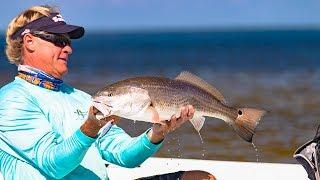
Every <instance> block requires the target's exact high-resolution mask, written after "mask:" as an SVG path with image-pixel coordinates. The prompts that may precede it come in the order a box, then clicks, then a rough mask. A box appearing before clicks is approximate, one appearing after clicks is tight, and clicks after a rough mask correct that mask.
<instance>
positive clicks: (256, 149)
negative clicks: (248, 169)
mask: <svg viewBox="0 0 320 180" xmlns="http://www.w3.org/2000/svg"><path fill="white" fill-rule="evenodd" d="M251 145H252V147H253V149H254V150H255V151H256V158H257V162H260V156H259V151H258V148H257V146H256V145H254V144H253V142H252V143H251Z"/></svg>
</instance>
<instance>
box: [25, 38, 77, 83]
mask: <svg viewBox="0 0 320 180" xmlns="http://www.w3.org/2000/svg"><path fill="white" fill-rule="evenodd" d="M32 36H33V37H32V39H33V41H32V43H34V51H33V52H32V53H31V54H30V56H26V57H31V58H26V60H25V61H24V64H26V65H30V66H33V67H35V68H38V69H40V70H42V71H44V72H46V73H48V74H50V75H52V76H54V77H56V78H59V79H61V78H62V76H63V75H65V74H66V73H67V72H68V60H69V55H71V53H72V48H71V44H70V42H68V43H64V41H66V39H63V38H68V37H67V36H65V35H53V34H49V35H47V36H45V37H44V36H40V35H37V34H35V35H32ZM55 36H59V37H55ZM59 38H60V39H59ZM57 39H58V40H57ZM68 40H69V41H70V39H68ZM24 43H28V42H24ZM29 52H30V51H29ZM27 53H28V52H27Z"/></svg>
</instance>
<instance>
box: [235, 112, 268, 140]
mask: <svg viewBox="0 0 320 180" xmlns="http://www.w3.org/2000/svg"><path fill="white" fill-rule="evenodd" d="M265 113H266V111H265V110H260V109H253V108H239V109H238V117H237V118H236V119H235V120H234V121H232V122H231V126H232V127H233V128H234V130H235V131H236V132H237V133H238V135H239V136H240V137H242V138H243V139H244V140H246V141H248V142H252V137H253V134H254V131H255V129H256V126H257V125H258V124H259V121H260V118H261V117H262V116H263V115H264V114H265Z"/></svg>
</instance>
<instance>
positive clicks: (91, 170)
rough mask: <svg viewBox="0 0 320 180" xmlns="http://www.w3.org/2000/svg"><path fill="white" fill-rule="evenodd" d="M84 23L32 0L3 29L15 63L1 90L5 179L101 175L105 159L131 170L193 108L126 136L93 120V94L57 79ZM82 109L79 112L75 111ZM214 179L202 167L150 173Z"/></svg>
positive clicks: (0, 150)
mask: <svg viewBox="0 0 320 180" xmlns="http://www.w3.org/2000/svg"><path fill="white" fill-rule="evenodd" d="M83 35H84V28H83V27H79V26H73V25H69V24H67V23H66V22H65V21H64V19H63V18H62V16H61V15H60V14H59V12H58V11H57V10H55V9H54V8H51V7H49V6H34V7H31V8H29V9H27V10H26V11H24V12H22V13H21V14H20V15H18V16H17V17H15V18H14V19H13V20H12V21H11V23H10V24H9V26H8V29H7V33H6V43H7V45H6V54H7V57H8V59H9V61H10V62H11V63H14V64H16V65H17V66H18V75H17V76H16V77H15V79H14V81H12V82H11V83H9V84H7V85H5V86H4V87H2V88H1V90H0V104H1V107H0V171H1V173H2V174H3V176H4V178H5V179H60V178H65V179H107V178H108V176H107V174H106V168H105V165H104V161H103V160H106V161H109V162H111V163H114V164H118V165H120V166H123V167H129V168H133V167H136V166H138V165H140V164H141V163H142V162H143V161H145V160H146V159H147V158H149V157H150V156H152V155H153V154H154V153H155V152H156V151H157V150H158V149H159V148H160V147H161V144H162V142H163V139H164V138H165V135H166V134H167V133H169V132H171V131H173V130H174V129H177V128H178V127H180V126H181V125H182V124H183V123H184V122H186V121H187V120H189V119H191V118H192V116H193V114H194V109H193V107H192V106H186V107H182V110H181V115H180V117H179V118H176V117H172V118H171V120H170V121H167V122H166V123H163V124H153V126H152V128H150V129H148V130H147V131H146V132H145V133H143V134H141V135H140V136H138V137H135V138H132V137H130V136H129V135H128V134H126V133H125V132H124V131H123V130H122V129H121V128H119V127H117V126H116V125H113V126H112V127H111V128H110V130H109V131H108V132H107V133H106V134H105V135H103V134H99V131H100V130H101V128H102V127H104V126H105V124H106V123H108V122H114V118H112V117H107V118H104V119H101V120H98V119H96V118H95V114H96V113H97V112H98V111H97V109H95V108H94V107H91V104H92V103H91V97H90V95H88V94H87V93H85V92H82V91H80V90H78V89H75V88H73V87H71V86H68V85H67V84H65V83H64V82H63V81H62V78H63V76H64V75H65V74H66V73H67V71H68V61H69V55H70V54H71V53H72V48H71V40H70V39H78V38H80V37H82V36H83ZM77 112H85V113H77ZM195 177H199V178H206V179H210V178H211V179H213V178H214V177H213V176H212V175H211V174H209V173H206V172H202V171H189V172H177V173H171V174H165V175H161V176H157V177H154V178H160V179H161V178H168V179H187V178H195Z"/></svg>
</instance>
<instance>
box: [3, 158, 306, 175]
mask: <svg viewBox="0 0 320 180" xmlns="http://www.w3.org/2000/svg"><path fill="white" fill-rule="evenodd" d="M106 163H107V162H106ZM107 164H108V163H107ZM181 170H182V171H187V170H203V171H207V172H210V173H211V174H213V175H214V176H215V177H216V178H217V179H218V180H220V179H222V180H235V179H240V180H242V179H243V180H257V179H259V180H270V179H273V180H288V179H290V180H309V179H308V175H307V173H306V172H305V170H304V169H303V167H302V166H301V165H299V164H285V163H263V162H237V161H215V160H198V159H178V158H159V157H152V158H149V159H147V160H146V161H145V162H144V163H142V164H141V165H140V166H139V167H136V168H123V167H120V166H117V165H114V164H108V167H107V171H108V175H109V178H110V180H118V179H136V178H141V177H148V176H153V175H157V174H165V173H170V172H176V171H181ZM0 180H3V177H2V176H1V174H0Z"/></svg>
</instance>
